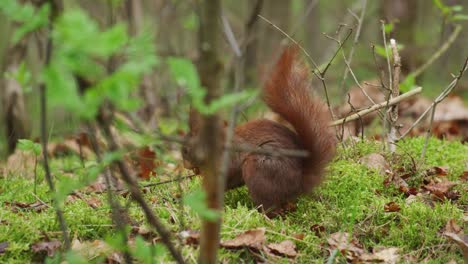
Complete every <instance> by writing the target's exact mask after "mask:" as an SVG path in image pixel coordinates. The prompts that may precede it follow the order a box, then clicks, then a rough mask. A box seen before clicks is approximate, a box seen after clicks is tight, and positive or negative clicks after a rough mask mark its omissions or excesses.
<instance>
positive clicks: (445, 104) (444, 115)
mask: <svg viewBox="0 0 468 264" xmlns="http://www.w3.org/2000/svg"><path fill="white" fill-rule="evenodd" d="M456 120H468V108H467V107H465V105H464V103H463V99H462V98H461V97H460V96H450V97H447V98H446V99H445V100H443V101H442V102H441V103H440V104H438V105H437V108H436V112H435V115H434V121H456Z"/></svg>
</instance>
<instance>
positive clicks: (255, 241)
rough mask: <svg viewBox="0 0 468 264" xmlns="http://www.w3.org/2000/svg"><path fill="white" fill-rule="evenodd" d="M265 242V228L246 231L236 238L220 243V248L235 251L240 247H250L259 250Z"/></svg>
mask: <svg viewBox="0 0 468 264" xmlns="http://www.w3.org/2000/svg"><path fill="white" fill-rule="evenodd" d="M264 241H265V228H263V227H262V228H257V229H252V230H247V231H245V232H244V233H242V234H239V235H238V236H236V238H234V239H231V240H227V241H222V242H221V246H222V247H224V248H229V249H237V248H242V247H250V248H255V249H260V248H261V245H262V244H263V242H264Z"/></svg>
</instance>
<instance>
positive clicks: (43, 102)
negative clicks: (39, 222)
mask: <svg viewBox="0 0 468 264" xmlns="http://www.w3.org/2000/svg"><path fill="white" fill-rule="evenodd" d="M49 2H50V4H51V6H52V13H51V16H50V21H49V35H48V36H47V44H46V57H45V65H46V66H47V65H49V64H50V61H51V58H52V30H53V21H54V20H55V18H56V17H57V15H58V12H59V8H60V6H61V5H60V2H58V0H50V1H49ZM46 89H47V88H46V86H45V83H44V82H42V83H41V84H40V86H39V97H40V112H41V114H40V120H41V142H42V157H43V166H44V171H45V178H46V181H47V184H48V185H49V189H50V191H51V192H52V193H55V184H54V181H53V179H52V174H51V171H50V167H49V160H48V155H47V140H48V138H47V93H46ZM53 201H54V208H55V212H56V214H57V219H58V221H59V223H60V228H61V230H62V238H63V242H64V249H65V250H68V249H69V248H70V237H69V234H68V227H67V223H66V221H65V217H64V215H63V211H62V208H60V205H59V201H58V200H57V198H56V197H55V195H54V198H53Z"/></svg>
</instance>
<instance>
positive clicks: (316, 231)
mask: <svg viewBox="0 0 468 264" xmlns="http://www.w3.org/2000/svg"><path fill="white" fill-rule="evenodd" d="M310 231H312V232H314V234H315V235H316V236H317V237H321V236H322V234H323V233H324V232H325V227H324V226H323V225H319V224H314V225H312V226H311V227H310Z"/></svg>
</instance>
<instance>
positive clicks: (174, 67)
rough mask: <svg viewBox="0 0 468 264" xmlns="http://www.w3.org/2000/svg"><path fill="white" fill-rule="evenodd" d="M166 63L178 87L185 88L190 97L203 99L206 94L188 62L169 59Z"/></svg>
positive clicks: (193, 66)
mask: <svg viewBox="0 0 468 264" xmlns="http://www.w3.org/2000/svg"><path fill="white" fill-rule="evenodd" d="M167 63H168V64H169V70H170V71H171V73H172V76H173V77H174V79H175V80H176V81H177V83H178V84H179V85H180V86H185V87H187V91H188V92H189V93H191V96H192V97H201V98H203V97H205V93H206V92H205V90H203V89H202V88H201V86H200V79H199V78H198V73H197V69H196V68H195V65H193V63H192V62H191V61H190V60H188V59H183V58H175V57H171V58H168V59H167Z"/></svg>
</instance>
